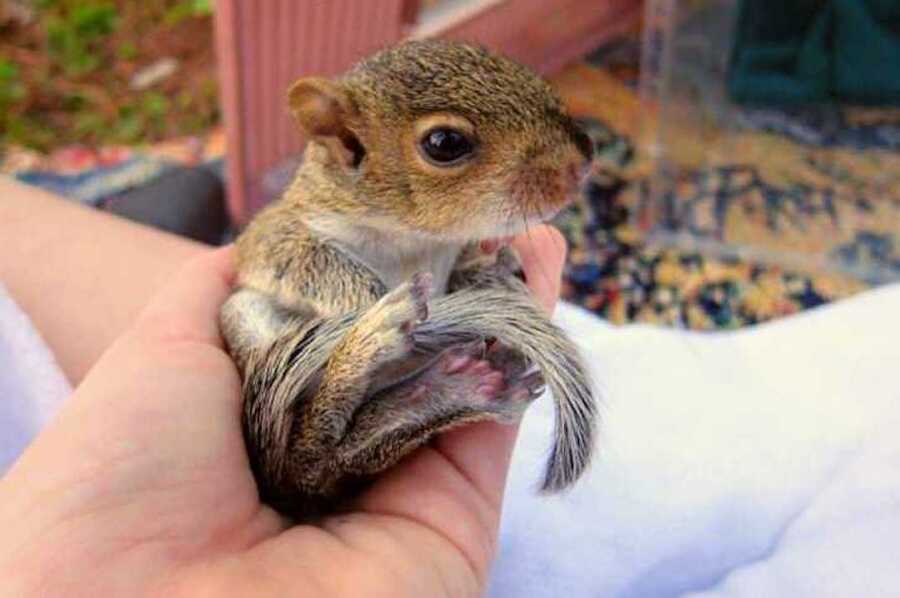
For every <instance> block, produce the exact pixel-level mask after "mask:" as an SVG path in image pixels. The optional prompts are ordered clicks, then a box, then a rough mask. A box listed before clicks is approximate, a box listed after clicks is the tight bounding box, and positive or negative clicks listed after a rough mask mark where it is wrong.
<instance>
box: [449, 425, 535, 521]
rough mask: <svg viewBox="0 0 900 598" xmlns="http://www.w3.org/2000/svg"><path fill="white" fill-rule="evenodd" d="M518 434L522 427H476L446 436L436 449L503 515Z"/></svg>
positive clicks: (455, 431)
mask: <svg viewBox="0 0 900 598" xmlns="http://www.w3.org/2000/svg"><path fill="white" fill-rule="evenodd" d="M518 431H519V426H518V425H512V426H511V425H502V424H498V423H495V422H482V423H477V424H472V425H469V426H465V427H463V428H459V429H457V430H451V431H450V432H447V433H445V434H442V435H441V436H440V437H438V439H437V440H436V441H435V448H436V449H437V450H438V451H440V452H441V453H442V454H443V455H444V456H445V457H446V458H447V459H449V460H451V461H452V462H453V463H454V465H455V466H456V468H457V469H458V470H459V471H461V472H463V474H464V475H465V476H466V478H467V479H468V480H469V481H470V482H471V483H472V485H473V486H475V488H476V489H477V490H478V493H479V494H481V495H482V496H484V497H485V498H487V499H488V501H489V502H490V503H491V506H492V507H493V508H495V509H496V510H497V511H498V512H499V510H500V505H501V504H502V502H503V490H504V488H505V487H506V474H507V471H508V470H509V461H510V458H511V457H512V451H513V446H514V445H515V443H516V436H517V435H518Z"/></svg>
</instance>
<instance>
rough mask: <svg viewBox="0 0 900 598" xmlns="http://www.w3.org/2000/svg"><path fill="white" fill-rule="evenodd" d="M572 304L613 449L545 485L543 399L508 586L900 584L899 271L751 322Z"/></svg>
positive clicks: (606, 446)
mask: <svg viewBox="0 0 900 598" xmlns="http://www.w3.org/2000/svg"><path fill="white" fill-rule="evenodd" d="M558 319H559V321H560V322H561V323H562V324H563V325H564V327H565V328H566V329H567V330H568V331H569V332H570V334H572V335H573V336H574V337H575V338H576V339H577V340H578V341H579V343H580V344H581V345H582V347H583V348H584V350H585V354H586V357H587V358H588V359H589V360H590V362H591V364H592V365H593V371H594V373H595V375H596V376H597V379H598V380H599V381H600V383H601V384H602V385H603V386H604V387H605V405H604V408H603V413H604V422H603V425H602V429H601V434H600V452H599V454H598V455H597V460H596V463H595V465H594V466H593V468H592V469H591V471H590V472H589V474H588V475H587V476H586V478H585V479H584V480H583V481H582V482H580V483H579V484H578V486H577V487H576V488H575V489H574V490H572V491H571V492H569V493H568V494H566V495H564V496H560V497H545V496H539V495H536V493H535V492H534V487H535V484H536V482H537V481H538V480H539V478H540V469H541V467H542V465H543V463H544V459H545V455H546V448H547V439H548V438H549V435H550V431H551V429H552V409H551V405H550V404H549V402H548V401H542V402H541V404H539V405H535V406H534V407H533V408H532V409H530V410H529V412H528V414H527V415H526V418H525V422H524V426H523V429H522V435H521V437H520V441H519V445H518V446H517V449H516V453H515V458H514V463H513V470H512V473H511V478H510V483H509V489H508V494H507V500H506V503H505V506H504V518H503V525H502V531H501V541H500V555H499V559H498V561H497V563H496V566H495V569H494V574H493V580H492V584H491V592H490V595H491V596H492V597H493V598H499V597H503V598H507V597H510V598H511V597H515V598H520V597H544V596H546V597H554V598H557V597H565V598H581V597H592V598H593V597H628V598H635V597H648V598H650V597H652V598H661V597H668V596H691V597H695V598H699V597H701V596H702V597H704V598H710V597H725V596H728V597H738V596H741V597H747V598H751V597H752V598H760V597H765V598H771V597H781V596H784V597H791V598H802V597H810V598H812V597H815V598H823V597H831V596H834V597H842V598H843V597H848V598H849V597H856V596H866V597H874V596H885V597H887V596H890V597H894V598H895V597H896V596H900V286H893V287H889V288H882V289H880V290H877V291H871V292H868V293H865V294H863V295H860V296H858V297H856V298H853V299H850V300H847V301H843V302H840V303H837V304H833V305H829V306H826V307H823V308H820V309H816V310H813V311H811V312H807V313H804V314H802V315H799V316H795V317H791V318H787V319H784V320H780V321H778V322H775V323H772V324H768V325H763V326H759V327H756V328H751V329H746V330H742V331H739V332H734V333H720V334H703V333H688V332H677V331H672V330H664V329H658V328H651V327H645V326H631V327H625V328H612V327H610V326H608V325H605V324H602V323H600V322H598V321H597V320H596V319H594V318H593V317H592V316H590V315H588V314H586V313H585V312H582V311H580V310H577V309H576V308H573V307H569V306H564V307H562V309H561V310H560V312H559V316H558Z"/></svg>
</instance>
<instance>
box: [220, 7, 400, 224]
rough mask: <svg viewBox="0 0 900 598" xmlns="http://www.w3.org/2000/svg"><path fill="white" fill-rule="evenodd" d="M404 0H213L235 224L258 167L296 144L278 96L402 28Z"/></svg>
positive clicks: (246, 207) (258, 198)
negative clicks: (292, 85)
mask: <svg viewBox="0 0 900 598" xmlns="http://www.w3.org/2000/svg"><path fill="white" fill-rule="evenodd" d="M406 8H407V7H406V3H405V0H378V1H377V2H374V1H370V0H255V1H252V2H250V1H247V0H219V1H218V2H216V46H217V51H218V56H219V70H220V74H219V76H220V87H221V97H222V111H223V119H224V122H225V128H226V135H227V143H228V156H227V163H226V173H227V177H228V183H229V208H230V212H231V216H232V218H233V219H234V220H235V221H236V222H244V221H245V220H246V219H247V217H248V216H249V215H250V214H251V213H252V212H254V211H255V210H257V209H258V208H259V207H261V202H262V200H263V197H262V195H261V190H260V177H261V176H262V173H264V172H265V171H267V170H268V169H270V168H272V167H274V166H276V165H277V164H279V162H280V161H281V160H283V159H284V158H285V157H286V156H289V155H290V154H292V153H296V152H298V151H299V150H300V148H301V147H302V139H301V138H300V135H299V134H298V133H297V131H296V128H295V127H294V125H293V123H292V122H291V119H290V116H289V114H288V111H287V103H286V101H285V92H286V90H287V88H288V87H289V86H290V84H291V83H292V82H293V81H294V80H296V79H297V78H298V77H301V76H303V75H310V74H317V75H326V76H327V75H333V74H337V73H339V72H341V71H343V70H345V69H346V68H347V67H349V66H350V65H352V64H353V63H354V62H356V61H357V60H358V59H359V58H360V57H361V56H364V55H366V54H369V53H371V52H373V51H375V50H377V49H378V48H380V47H382V46H384V45H386V44H390V43H393V42H396V41H398V40H399V39H400V38H401V37H402V36H403V34H404V30H405V28H406V26H405V25H404V14H405V13H404V10H405V9H406Z"/></svg>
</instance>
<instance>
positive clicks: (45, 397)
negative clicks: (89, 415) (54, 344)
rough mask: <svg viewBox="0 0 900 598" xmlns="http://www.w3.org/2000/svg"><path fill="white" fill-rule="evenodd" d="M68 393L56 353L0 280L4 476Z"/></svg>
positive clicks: (0, 426) (0, 421)
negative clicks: (54, 354)
mask: <svg viewBox="0 0 900 598" xmlns="http://www.w3.org/2000/svg"><path fill="white" fill-rule="evenodd" d="M69 392H70V388H69V384H68V382H67V381H66V378H65V376H63V374H62V371H61V370H60V369H59V366H58V365H57V364H56V361H55V359H54V358H53V354H52V353H51V352H50V350H49V349H48V348H47V346H46V345H45V344H44V342H43V341H42V340H41V337H40V336H39V335H38V333H37V331H36V330H35V329H34V327H33V326H32V325H31V322H30V321H29V320H28V317H27V316H26V315H25V314H24V313H22V311H21V310H20V309H19V308H18V306H17V305H16V304H15V303H14V302H13V300H12V298H11V297H10V296H9V294H8V293H7V292H6V289H5V288H4V287H3V285H2V284H0V475H2V473H3V472H4V471H6V469H7V468H8V467H9V465H11V464H12V462H13V461H14V460H15V459H16V457H17V456H18V455H19V453H21V452H22V450H24V448H25V447H26V446H27V445H28V443H29V442H31V439H32V438H33V437H34V435H35V434H37V432H38V431H39V430H40V429H41V427H42V426H43V425H44V424H45V423H46V422H47V420H48V419H49V418H50V416H51V415H52V414H53V413H54V412H55V411H56V408H57V407H58V406H59V405H60V403H61V402H62V401H63V399H64V398H65V397H66V396H68V394H69Z"/></svg>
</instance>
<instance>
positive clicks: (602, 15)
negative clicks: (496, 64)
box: [412, 0, 641, 74]
mask: <svg viewBox="0 0 900 598" xmlns="http://www.w3.org/2000/svg"><path fill="white" fill-rule="evenodd" d="M480 2H481V4H482V5H483V7H484V8H483V9H482V10H480V11H472V12H471V13H470V14H468V15H467V16H464V18H462V19H454V18H453V16H452V15H451V17H450V18H449V19H448V21H447V22H446V23H443V24H442V23H433V24H423V25H422V26H421V27H420V28H419V29H418V30H414V31H413V32H412V36H413V37H431V36H435V35H439V36H441V37H448V38H451V39H458V40H464V41H473V42H479V43H482V44H485V45H487V46H489V47H491V48H493V49H495V50H497V51H499V52H502V53H503V54H506V55H507V56H510V57H512V58H515V59H516V60H518V61H519V62H522V63H523V64H527V65H529V66H531V67H532V68H534V69H536V70H537V71H539V72H541V73H544V74H549V73H552V72H554V71H556V70H558V69H560V68H562V67H563V66H565V65H566V64H569V63H571V62H572V61H573V60H577V59H578V58H580V57H581V56H583V55H584V54H586V53H587V52H589V51H590V50H592V49H594V48H596V47H597V46H599V45H600V44H601V43H602V42H603V41H604V40H605V39H608V38H609V37H611V36H613V35H616V34H618V33H620V32H622V31H625V30H628V29H630V28H631V27H633V26H634V24H635V23H636V22H637V21H638V19H640V17H641V2H640V1H639V0H555V1H548V0H506V1H499V2H498V1H497V0H480ZM462 12H463V14H464V15H465V13H466V10H465V9H463V10H462Z"/></svg>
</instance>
